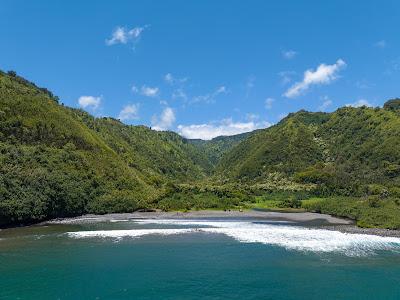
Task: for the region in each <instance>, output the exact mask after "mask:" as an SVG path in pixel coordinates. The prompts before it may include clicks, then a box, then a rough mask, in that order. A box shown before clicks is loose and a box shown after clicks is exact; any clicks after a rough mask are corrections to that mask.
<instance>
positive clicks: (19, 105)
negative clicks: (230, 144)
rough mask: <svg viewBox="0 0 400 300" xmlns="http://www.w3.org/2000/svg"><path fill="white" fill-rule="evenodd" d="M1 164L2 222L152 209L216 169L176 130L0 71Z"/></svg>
mask: <svg viewBox="0 0 400 300" xmlns="http://www.w3.org/2000/svg"><path fill="white" fill-rule="evenodd" d="M0 162H1V165H0V225H2V224H3V225H4V224H12V223H29V222H36V221H40V220H43V219H48V218H54V217H61V216H73V215H79V214H82V213H86V212H93V213H105V212H117V211H120V212H122V211H133V210H136V209H138V208H141V207H149V206H150V203H151V202H153V201H155V199H157V198H158V197H160V195H162V194H163V189H164V185H165V184H166V183H168V182H169V181H179V182H183V181H188V180H199V179H202V178H203V177H204V174H205V173H204V169H209V168H210V164H209V163H208V161H207V159H206V158H205V156H204V155H203V154H202V153H201V152H199V151H198V150H197V149H196V148H195V147H194V146H193V145H191V144H189V143H188V142H187V141H186V140H185V139H183V138H182V137H180V136H179V135H177V134H175V133H173V132H156V131H152V130H150V129H148V128H146V127H143V126H138V127H133V126H126V125H123V124H122V123H120V122H119V121H117V120H113V119H111V118H100V119H96V118H94V117H92V116H90V115H89V114H87V113H85V112H83V111H80V110H76V109H71V108H67V107H64V106H62V105H60V104H58V99H57V97H55V96H53V95H52V94H51V93H50V92H49V91H47V90H46V89H41V88H38V87H36V86H35V85H34V84H33V83H31V82H29V81H27V80H25V79H23V78H21V77H19V76H17V75H16V74H15V73H12V72H10V73H9V74H5V73H3V72H1V73H0Z"/></svg>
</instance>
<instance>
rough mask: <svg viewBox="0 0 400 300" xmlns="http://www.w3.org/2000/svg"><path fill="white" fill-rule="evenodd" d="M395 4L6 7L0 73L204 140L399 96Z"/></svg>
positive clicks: (101, 112) (100, 111) (0, 19)
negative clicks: (10, 72)
mask: <svg viewBox="0 0 400 300" xmlns="http://www.w3.org/2000/svg"><path fill="white" fill-rule="evenodd" d="M399 17H400V2H399V1H329V2H328V1H311V0H309V1H211V0H210V1H183V0H181V1H161V0H160V1H35V2H33V1H31V2H27V1H18V0H12V1H7V0H3V1H2V2H1V5H0V36H1V42H0V43H1V44H0V45H1V47H0V68H1V69H2V70H15V71H17V73H18V74H20V75H21V76H24V77H26V78H28V79H30V80H32V81H34V82H35V83H37V84H38V85H40V86H44V87H47V88H48V89H50V90H51V91H53V92H54V93H55V94H56V95H58V96H59V97H60V99H61V102H63V103H65V104H66V105H68V106H72V107H82V108H84V109H85V110H87V111H89V112H90V113H92V114H94V115H96V116H112V117H115V118H120V119H121V120H122V121H123V122H125V123H127V124H135V125H136V124H144V125H148V126H152V128H154V129H158V130H167V129H168V130H174V131H177V132H179V133H181V134H182V135H184V136H187V137H190V138H204V139H209V138H212V137H214V136H217V135H221V134H222V135H228V134H235V133H240V132H244V131H249V130H253V129H256V128H262V127H266V126H269V125H270V124H274V123H276V122H278V121H279V120H280V119H281V118H282V117H283V116H285V115H286V114H287V113H289V112H294V111H298V110H300V109H306V110H310V111H320V110H323V111H328V112H329V111H333V110H335V109H336V108H338V107H340V106H344V105H353V106H357V105H362V104H364V105H371V106H381V105H382V104H383V103H384V102H385V101H386V100H387V99H389V98H394V97H399V96H400V91H399V87H400V35H399V30H398V29H399V19H400V18H399Z"/></svg>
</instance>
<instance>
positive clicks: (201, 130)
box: [178, 118, 271, 140]
mask: <svg viewBox="0 0 400 300" xmlns="http://www.w3.org/2000/svg"><path fill="white" fill-rule="evenodd" d="M269 126H271V124H270V123H268V122H256V121H255V120H252V121H248V122H234V121H233V120H232V118H228V119H223V120H221V121H218V122H212V123H206V124H193V125H179V126H178V133H179V134H181V135H182V136H184V137H186V138H189V139H202V140H211V139H213V138H215V137H217V136H227V135H235V134H240V133H244V132H250V131H253V130H255V129H260V128H266V127H269Z"/></svg>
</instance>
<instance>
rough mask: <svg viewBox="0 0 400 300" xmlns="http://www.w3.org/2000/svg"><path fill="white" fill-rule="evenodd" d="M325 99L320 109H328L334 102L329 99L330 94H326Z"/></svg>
mask: <svg viewBox="0 0 400 300" xmlns="http://www.w3.org/2000/svg"><path fill="white" fill-rule="evenodd" d="M323 100H324V102H322V104H321V105H320V106H319V107H318V109H319V110H320V111H326V110H327V108H328V107H330V106H331V105H332V104H333V102H332V100H331V99H329V98H328V96H325V97H324V98H323Z"/></svg>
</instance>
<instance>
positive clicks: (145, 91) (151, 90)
mask: <svg viewBox="0 0 400 300" xmlns="http://www.w3.org/2000/svg"><path fill="white" fill-rule="evenodd" d="M140 92H141V94H142V95H143V96H146V97H156V96H157V95H158V93H159V92H160V90H159V88H158V87H149V86H145V85H144V86H142V88H141V89H140Z"/></svg>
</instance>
